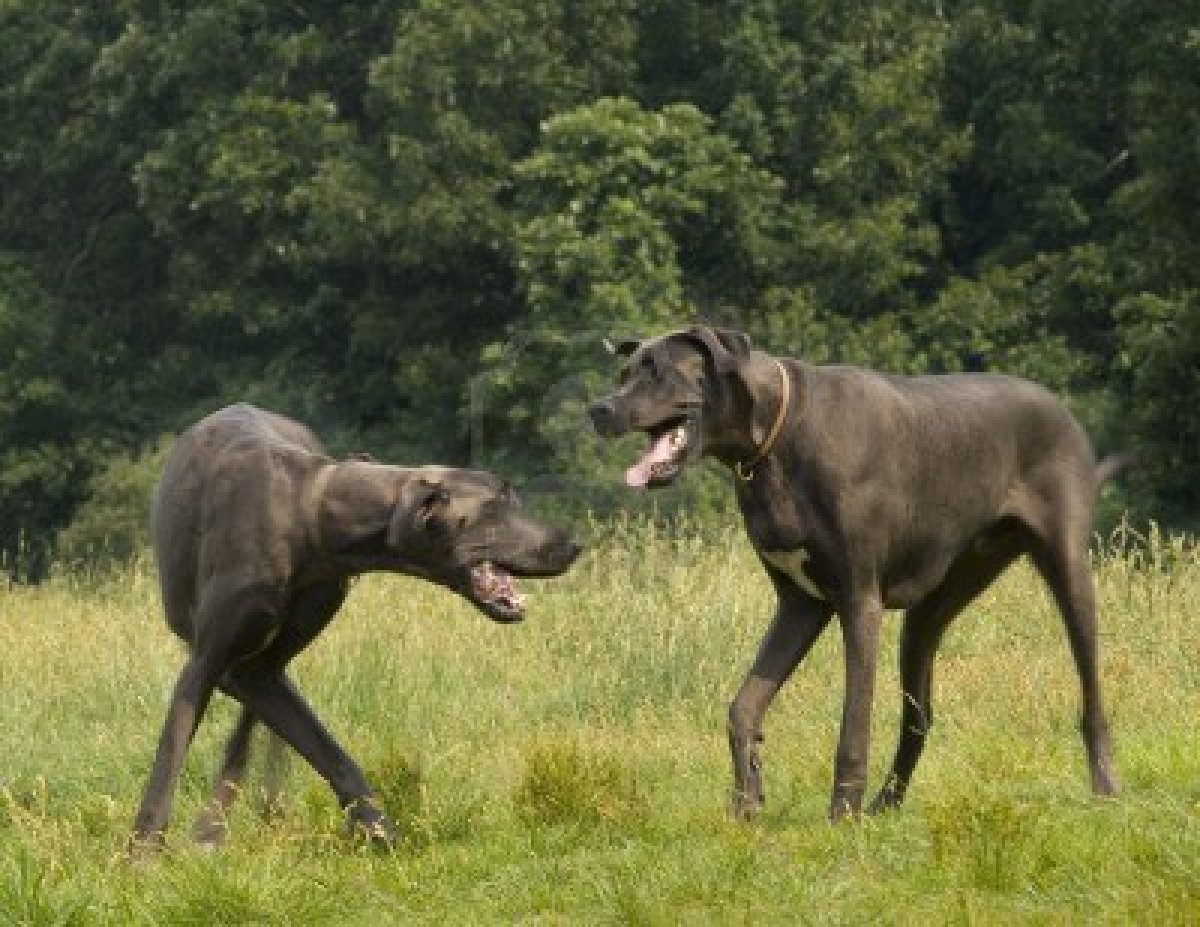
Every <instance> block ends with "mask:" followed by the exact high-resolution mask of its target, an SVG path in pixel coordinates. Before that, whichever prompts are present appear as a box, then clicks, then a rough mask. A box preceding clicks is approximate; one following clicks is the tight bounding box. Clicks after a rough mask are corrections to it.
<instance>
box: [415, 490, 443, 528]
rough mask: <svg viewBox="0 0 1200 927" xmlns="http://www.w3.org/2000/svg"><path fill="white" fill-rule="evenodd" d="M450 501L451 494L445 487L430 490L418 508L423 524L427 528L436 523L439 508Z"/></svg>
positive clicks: (418, 514) (418, 515)
mask: <svg viewBox="0 0 1200 927" xmlns="http://www.w3.org/2000/svg"><path fill="white" fill-rule="evenodd" d="M449 501H450V494H449V493H448V492H446V490H444V489H441V488H438V489H435V490H433V491H432V492H430V493H429V495H427V496H426V497H425V498H424V499H423V500H422V501H421V506H420V508H419V509H418V510H417V517H418V518H419V519H420V520H421V524H423V525H424V526H425V527H427V528H428V527H430V526H431V525H432V524H433V523H434V519H435V517H436V515H437V513H438V510H439V509H441V508H442V507H443V506H444V505H445V504H446V503H447V502H449Z"/></svg>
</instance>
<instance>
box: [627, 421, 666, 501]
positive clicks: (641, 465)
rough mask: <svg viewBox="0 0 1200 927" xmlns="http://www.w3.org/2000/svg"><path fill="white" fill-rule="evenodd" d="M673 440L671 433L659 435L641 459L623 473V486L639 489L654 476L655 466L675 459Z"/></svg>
mask: <svg viewBox="0 0 1200 927" xmlns="http://www.w3.org/2000/svg"><path fill="white" fill-rule="evenodd" d="M674 438H675V435H674V432H673V431H668V432H666V433H665V434H662V435H659V436H658V438H656V439H655V440H654V441H653V443H651V445H650V449H649V450H647V451H646V453H644V454H643V455H642V457H641V459H640V460H639V461H638V462H637V463H635V464H634V465H633V466H632V467H630V468H629V469H628V470H626V471H625V485H626V486H633V487H634V488H637V489H640V488H641V487H643V486H645V485H646V484H647V483H649V482H650V479H651V478H652V477H653V476H654V467H655V465H657V464H663V463H670V462H671V461H672V460H673V459H674V457H675V452H676V447H677V445H676V441H675V440H674Z"/></svg>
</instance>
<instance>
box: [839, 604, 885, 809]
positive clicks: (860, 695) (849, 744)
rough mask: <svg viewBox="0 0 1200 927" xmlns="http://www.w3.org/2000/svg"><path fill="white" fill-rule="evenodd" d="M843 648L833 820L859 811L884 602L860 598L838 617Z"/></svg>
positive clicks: (863, 787)
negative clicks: (843, 687) (843, 678)
mask: <svg viewBox="0 0 1200 927" xmlns="http://www.w3.org/2000/svg"><path fill="white" fill-rule="evenodd" d="M839 617H840V618H841V624H842V641H843V646H844V650H845V663H846V692H845V701H844V703H843V705H842V725H841V732H840V734H839V735H838V747H837V755H836V757H835V760H834V776H833V794H832V796H831V798H830V802H829V819H830V820H831V821H838V820H840V819H841V818H843V817H844V816H846V815H848V814H849V815H856V814H858V813H859V811H860V810H861V809H862V797H863V792H864V790H865V789H866V785H867V761H868V759H869V756H870V747H871V707H872V702H873V701H874V698H875V666H876V663H877V662H878V657H879V630H880V625H881V624H882V621H883V604H882V602H881V601H880V600H879V598H878V596H868V595H859V596H857V597H855V598H853V599H851V601H850V602H849V603H848V604H847V607H846V608H845V610H844V611H842V612H841V613H840V614H839Z"/></svg>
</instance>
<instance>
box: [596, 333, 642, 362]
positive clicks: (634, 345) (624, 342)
mask: <svg viewBox="0 0 1200 927" xmlns="http://www.w3.org/2000/svg"><path fill="white" fill-rule="evenodd" d="M641 344H642V342H641V340H640V339H638V338H618V339H617V340H616V341H610V340H609V339H608V338H605V339H604V350H606V351H607V352H608V353H609V354H612V355H614V356H616V357H628V356H629V355H630V354H632V353H633V352H634V351H636V350H637V349H638V348H639V347H641Z"/></svg>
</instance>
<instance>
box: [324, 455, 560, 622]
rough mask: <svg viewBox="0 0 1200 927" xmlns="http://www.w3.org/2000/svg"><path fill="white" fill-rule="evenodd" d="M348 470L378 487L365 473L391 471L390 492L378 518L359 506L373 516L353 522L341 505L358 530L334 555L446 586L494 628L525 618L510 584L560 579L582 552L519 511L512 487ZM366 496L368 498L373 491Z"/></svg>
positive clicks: (485, 476) (430, 470)
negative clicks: (528, 578) (518, 579)
mask: <svg viewBox="0 0 1200 927" xmlns="http://www.w3.org/2000/svg"><path fill="white" fill-rule="evenodd" d="M342 466H343V467H345V466H347V465H345V464H344V465H342ZM348 466H350V467H361V468H362V470H361V474H360V477H359V478H360V479H362V478H365V479H367V480H369V481H371V482H376V481H377V479H378V476H377V475H375V474H371V471H375V472H376V474H378V473H379V472H384V471H390V473H391V479H390V480H389V481H388V483H389V486H390V487H391V488H390V490H384V491H387V492H389V493H390V496H391V500H392V501H391V502H390V503H389V506H388V508H386V509H383V510H382V511H381V510H380V509H378V508H376V507H374V506H370V505H365V506H363V507H362V508H363V510H369V509H371V508H375V511H376V512H377V513H378V514H377V515H375V516H374V517H367V518H365V519H362V518H359V519H356V518H355V517H354V515H353V508H354V506H345V505H344V504H343V507H344V508H345V509H346V510H347V513H348V518H349V521H350V522H351V523H355V522H356V524H355V527H354V528H353V529H352V531H351V536H352V537H354V536H356V537H354V539H353V540H352V541H351V543H350V544H349V545H345V544H343V545H341V551H340V552H339V551H337V550H336V548H335V555H337V554H339V553H340V554H341V555H342V556H345V555H347V554H348V555H350V556H351V557H353V556H354V554H355V548H357V552H358V554H359V555H360V556H363V557H365V559H366V560H367V561H371V564H372V566H373V567H374V568H378V567H379V565H380V563H379V562H380V561H381V560H382V561H384V562H385V564H386V567H385V568H391V569H399V570H402V571H404V572H410V573H414V574H417V575H419V576H422V577H424V578H425V579H428V580H430V581H432V582H435V583H438V584H440V585H443V586H446V587H447V588H449V589H452V590H454V591H455V592H457V593H459V594H460V595H462V596H463V597H465V598H466V599H468V600H469V601H470V602H472V603H473V604H474V605H475V606H476V607H477V608H479V609H480V611H482V612H483V613H484V614H485V615H487V616H488V617H489V618H492V619H494V620H496V621H501V622H512V621H519V620H520V619H521V618H522V617H523V615H524V611H525V597H524V596H523V595H522V594H521V593H520V591H519V590H518V589H517V584H516V579H515V577H518V576H558V575H559V574H561V573H564V572H565V571H566V570H567V568H568V567H570V565H571V564H572V563H573V562H574V560H575V558H576V557H577V556H578V555H579V553H580V551H581V550H582V547H581V546H580V545H579V544H577V543H576V542H575V541H574V540H572V539H571V537H570V536H569V535H568V534H567V532H566V531H564V530H562V529H561V528H558V527H556V526H554V525H551V524H549V523H548V522H545V521H542V520H541V519H538V518H535V517H533V516H532V515H530V514H529V513H527V512H526V511H525V510H524V509H522V508H521V503H520V500H519V499H518V498H517V494H516V492H515V491H514V490H513V488H512V486H511V485H510V484H509V483H507V482H506V481H504V480H502V479H501V478H500V477H498V476H495V475H493V474H491V473H487V472H485V471H482V470H462V469H456V468H451V467H417V468H414V469H401V468H396V467H377V466H374V465H370V464H359V465H355V464H350V465H348ZM368 474H371V475H368ZM366 491H367V492H368V493H370V494H372V495H374V494H375V493H377V492H378V491H379V487H377V486H376V487H372V488H370V489H367V490H366ZM336 495H341V494H340V493H338V494H336ZM336 495H335V494H334V493H332V492H331V493H330V496H331V497H336ZM331 501H332V499H331ZM335 504H336V503H335ZM380 515H382V516H383V518H384V519H386V520H383V521H381V520H380V517H379V516H380Z"/></svg>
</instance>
